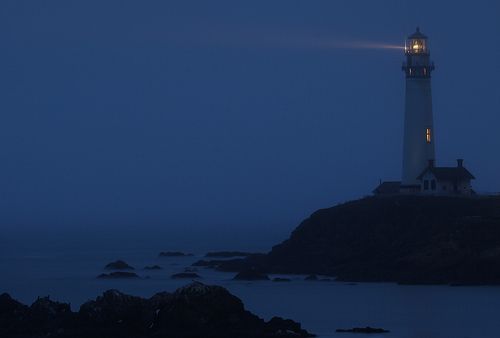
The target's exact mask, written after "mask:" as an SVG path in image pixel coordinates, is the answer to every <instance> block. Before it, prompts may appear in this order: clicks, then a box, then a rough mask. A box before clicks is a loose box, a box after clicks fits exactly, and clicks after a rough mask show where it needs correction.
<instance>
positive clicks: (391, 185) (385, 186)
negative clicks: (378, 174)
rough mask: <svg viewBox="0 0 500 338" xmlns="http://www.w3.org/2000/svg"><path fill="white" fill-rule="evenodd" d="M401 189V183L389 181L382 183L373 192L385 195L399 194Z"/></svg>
mask: <svg viewBox="0 0 500 338" xmlns="http://www.w3.org/2000/svg"><path fill="white" fill-rule="evenodd" d="M400 187H401V182H395V181H388V182H382V183H380V184H379V186H378V187H376V188H375V189H374V190H373V193H374V194H378V195H385V194H397V193H399V188H400Z"/></svg>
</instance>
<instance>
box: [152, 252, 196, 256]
mask: <svg viewBox="0 0 500 338" xmlns="http://www.w3.org/2000/svg"><path fill="white" fill-rule="evenodd" d="M158 256H159V257H189V256H193V254H191V253H184V252H180V251H162V252H160V253H159V254H158Z"/></svg>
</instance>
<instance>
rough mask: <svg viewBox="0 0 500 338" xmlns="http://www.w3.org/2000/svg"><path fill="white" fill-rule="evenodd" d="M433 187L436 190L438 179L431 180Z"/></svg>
mask: <svg viewBox="0 0 500 338" xmlns="http://www.w3.org/2000/svg"><path fill="white" fill-rule="evenodd" d="M431 189H432V190H436V180H432V181H431Z"/></svg>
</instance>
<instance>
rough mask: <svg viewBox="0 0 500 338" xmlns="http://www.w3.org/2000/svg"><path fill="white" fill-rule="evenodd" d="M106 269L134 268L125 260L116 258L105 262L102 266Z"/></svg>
mask: <svg viewBox="0 0 500 338" xmlns="http://www.w3.org/2000/svg"><path fill="white" fill-rule="evenodd" d="M104 268H105V269H106V270H134V268H133V267H132V266H130V265H128V264H127V263H126V262H124V261H122V260H117V261H114V262H111V263H109V264H107V265H106V266H105V267H104Z"/></svg>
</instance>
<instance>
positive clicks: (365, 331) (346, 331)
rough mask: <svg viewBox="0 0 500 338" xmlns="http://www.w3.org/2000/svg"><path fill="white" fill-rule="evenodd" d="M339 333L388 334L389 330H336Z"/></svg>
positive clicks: (363, 328) (366, 328) (367, 328)
mask: <svg viewBox="0 0 500 338" xmlns="http://www.w3.org/2000/svg"><path fill="white" fill-rule="evenodd" d="M336 332H339V333H388V332H390V331H389V330H385V329H379V328H374V327H369V326H367V327H354V328H352V329H337V330H336Z"/></svg>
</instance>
